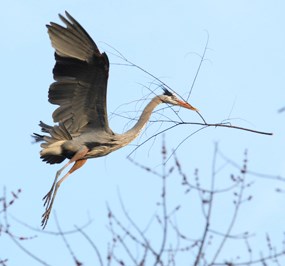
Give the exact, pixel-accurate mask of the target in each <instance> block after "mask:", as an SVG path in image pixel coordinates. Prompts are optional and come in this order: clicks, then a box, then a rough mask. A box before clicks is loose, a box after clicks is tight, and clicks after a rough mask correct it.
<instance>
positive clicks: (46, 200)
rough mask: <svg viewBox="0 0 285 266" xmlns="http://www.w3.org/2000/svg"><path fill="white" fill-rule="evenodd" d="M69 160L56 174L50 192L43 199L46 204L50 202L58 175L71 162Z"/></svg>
mask: <svg viewBox="0 0 285 266" xmlns="http://www.w3.org/2000/svg"><path fill="white" fill-rule="evenodd" d="M70 161H71V160H70ZM70 161H69V162H68V163H67V164H65V165H64V166H63V167H62V168H60V169H59V170H58V171H57V172H56V175H55V178H54V181H53V183H52V186H51V188H50V190H49V192H48V193H47V194H46V195H45V196H44V197H43V201H44V206H46V205H49V204H50V200H51V196H52V193H53V190H54V187H55V184H56V182H57V179H58V177H59V176H60V175H61V173H62V171H63V170H64V169H65V168H66V167H67V166H69V165H70V164H71V162H70Z"/></svg>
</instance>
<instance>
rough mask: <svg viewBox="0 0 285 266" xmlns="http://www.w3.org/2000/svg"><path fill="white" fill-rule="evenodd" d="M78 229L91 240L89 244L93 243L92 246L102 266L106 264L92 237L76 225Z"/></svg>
mask: <svg viewBox="0 0 285 266" xmlns="http://www.w3.org/2000/svg"><path fill="white" fill-rule="evenodd" d="M75 228H76V230H77V231H78V232H79V233H80V234H82V235H83V237H84V238H85V239H86V240H87V241H88V242H89V244H90V245H91V247H92V248H93V249H94V251H95V253H96V256H97V258H98V260H99V263H100V265H101V266H104V263H103V260H102V258H101V254H100V252H99V249H98V248H97V246H96V245H95V244H94V242H93V241H92V240H91V238H90V237H89V236H88V235H87V234H86V233H85V232H84V231H83V230H82V228H80V227H78V226H76V225H75Z"/></svg>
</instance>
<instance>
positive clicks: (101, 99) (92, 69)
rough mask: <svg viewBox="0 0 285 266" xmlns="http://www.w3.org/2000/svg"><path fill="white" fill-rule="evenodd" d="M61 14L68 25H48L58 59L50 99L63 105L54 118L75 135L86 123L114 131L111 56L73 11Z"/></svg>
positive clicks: (55, 112)
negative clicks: (110, 97) (109, 106)
mask: <svg viewBox="0 0 285 266" xmlns="http://www.w3.org/2000/svg"><path fill="white" fill-rule="evenodd" d="M59 16H60V18H61V20H62V21H63V22H64V24H65V25H66V27H62V26H60V25H58V24H56V23H53V22H51V23H50V25H47V28H48V34H49V37H50V39H51V43H52V46H53V47H54V48H55V59H56V64H55V67H54V69H53V74H54V79H55V82H54V83H52V84H51V85H50V88H49V102H51V103H52V104H57V105H59V107H58V108H57V109H56V110H55V111H54V113H53V120H54V122H63V123H64V125H65V127H66V128H67V130H68V131H69V132H70V133H71V134H75V135H76V134H77V133H80V132H82V131H83V129H84V128H86V127H91V128H93V129H97V130H104V131H106V132H109V133H111V132H112V131H111V130H110V128H109V125H108V118H107V110H106V92H107V80H108V73H109V60H108V57H107V55H106V54H105V53H102V54H101V53H100V51H99V49H98V47H97V46H96V44H95V42H94V41H93V40H92V39H91V37H90V36H89V35H88V33H87V32H86V31H85V30H84V29H83V28H82V27H81V26H80V24H79V23H78V22H77V21H76V20H75V19H74V18H73V17H72V16H71V15H69V14H68V13H67V12H66V18H65V17H63V16H61V15H59Z"/></svg>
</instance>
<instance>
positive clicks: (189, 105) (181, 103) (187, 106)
mask: <svg viewBox="0 0 285 266" xmlns="http://www.w3.org/2000/svg"><path fill="white" fill-rule="evenodd" d="M178 103H179V105H180V106H181V107H183V108H186V109H190V110H193V111H196V112H198V111H199V110H198V109H197V108H195V107H193V106H192V105H191V104H189V103H187V102H183V101H179V102H178Z"/></svg>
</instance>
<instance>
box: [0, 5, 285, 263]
mask: <svg viewBox="0 0 285 266" xmlns="http://www.w3.org/2000/svg"><path fill="white" fill-rule="evenodd" d="M1 10H2V12H1V13H2V14H1V16H0V23H1V25H2V27H1V35H2V38H1V42H0V48H1V66H2V67H1V70H2V71H1V73H2V84H1V87H2V97H1V99H0V103H1V104H0V111H1V114H2V126H1V137H2V153H1V154H2V155H1V161H2V164H1V165H2V174H1V184H2V187H6V190H7V193H8V192H9V191H16V190H17V189H18V188H20V189H22V193H21V194H20V198H19V200H18V201H17V202H16V203H15V204H14V205H13V206H12V207H11V208H10V210H9V213H10V214H11V215H13V216H15V217H17V218H18V219H20V220H21V221H23V222H25V223H27V224H29V225H31V226H33V227H36V228H40V221H41V214H42V213H43V211H44V209H43V206H42V201H41V199H42V197H43V196H44V195H45V194H46V193H47V192H48V190H49V189H50V186H51V184H52V182H53V178H54V176H55V173H56V171H57V170H58V169H59V168H60V167H61V165H52V166H51V165H47V164H45V163H43V162H41V160H40V158H39V151H40V147H39V145H36V144H35V145H32V144H31V141H32V140H31V137H30V135H31V134H32V133H33V132H40V128H39V127H38V123H39V121H40V120H42V121H44V122H46V123H48V124H52V123H53V122H52V117H51V114H52V112H53V110H54V109H55V106H53V105H51V104H50V103H48V101H47V94H48V88H49V84H50V83H51V82H53V79H52V68H53V65H54V57H53V52H54V51H53V49H52V47H51V45H50V40H49V38H48V35H47V32H46V27H45V25H46V24H48V23H49V22H50V21H54V22H58V23H59V22H60V20H59V18H58V13H61V14H63V13H64V11H65V10H67V11H68V12H69V13H70V14H71V15H72V16H74V17H75V18H76V19H77V20H78V21H79V22H80V24H81V25H82V26H83V27H84V28H85V29H86V30H87V31H88V33H89V34H90V36H91V37H92V38H93V39H94V41H95V42H96V43H97V44H98V46H99V48H100V49H101V51H106V52H107V53H108V55H109V59H110V62H111V63H113V64H112V65H111V69H110V78H109V87H108V99H107V101H108V113H109V117H110V119H111V120H110V125H111V127H112V129H113V130H114V131H115V132H118V133H121V132H122V131H124V130H126V129H127V128H129V127H130V126H131V124H130V123H129V120H127V119H124V118H122V117H120V116H115V115H113V113H114V112H115V113H116V114H119V115H123V116H125V115H127V116H130V117H136V116H138V115H139V114H140V110H141V109H142V108H143V107H144V105H145V104H146V103H147V100H146V101H142V102H141V101H140V102H137V101H138V100H141V99H142V98H143V97H146V96H148V94H149V91H148V89H147V88H146V87H149V86H150V84H151V83H152V82H153V79H152V78H151V77H150V76H148V75H147V74H146V73H143V72H142V71H139V70H137V69H135V68H130V67H125V66H118V65H115V64H114V63H124V62H122V61H120V60H119V59H118V58H117V57H115V56H114V55H112V53H114V50H112V48H110V46H111V47H114V48H115V49H117V50H118V51H119V52H121V53H122V54H123V55H124V56H125V57H126V58H128V59H129V60H130V61H132V62H134V63H135V64H137V65H139V66H141V67H142V68H144V69H146V70H147V71H148V72H150V73H152V74H153V75H155V76H157V77H158V78H160V79H161V80H162V81H163V82H165V83H166V84H168V85H169V86H170V87H171V88H172V89H173V90H175V91H176V92H177V93H179V94H180V95H183V96H187V93H188V92H189V89H190V87H191V84H192V82H193V79H194V77H195V74H196V71H197V68H198V66H199V62H200V57H199V55H202V53H203V50H204V47H205V44H206V41H207V35H209V44H208V49H207V51H206V60H205V61H204V62H203V64H202V67H201V69H200V72H199V75H198V78H197V80H196V83H195V86H194V88H193V92H192V94H191V97H190V99H189V102H190V103H191V104H192V105H193V106H195V107H197V108H198V109H199V110H200V112H201V114H202V115H203V116H204V118H205V119H206V120H207V122H209V123H210V122H211V123H219V122H223V121H225V120H227V119H230V122H231V123H232V124H234V125H237V126H242V127H248V128H252V129H256V130H261V131H267V132H273V133H274V135H273V136H264V135H257V134H253V133H249V132H242V131H239V130H233V129H226V128H209V129H204V130H202V131H200V132H198V133H196V134H194V135H193V136H191V137H190V138H188V139H187V140H186V141H185V142H184V143H183V144H182V145H181V146H180V147H179V149H178V150H177V156H178V158H179V160H180V163H181V165H182V167H183V170H184V172H185V173H187V176H188V177H189V179H191V180H193V179H194V175H193V173H194V171H195V169H196V168H198V169H199V175H200V180H201V182H202V184H204V185H208V184H209V182H210V181H209V180H210V177H211V176H210V175H211V167H212V159H213V152H214V143H218V145H219V149H220V150H221V152H222V153H223V154H224V155H226V156H227V157H228V158H230V159H231V160H233V161H235V162H236V163H238V164H242V160H243V158H244V155H243V154H244V151H245V150H247V151H248V160H249V163H248V168H249V170H251V171H254V172H258V173H264V174H271V175H276V176H277V175H280V176H283V177H285V152H284V151H285V141H284V135H285V133H284V132H285V127H284V121H285V113H281V114H279V113H278V112H277V111H278V109H279V108H281V107H283V106H284V105H285V97H284V84H285V80H284V62H285V34H284V25H285V17H284V11H285V4H284V1H281V0H279V1H277V0H276V1H264V0H262V1H261V0H258V1H257V0H256V1H245V0H241V1H222V0H218V1H210V0H205V1H192V0H191V1H186V0H183V1H182V0H181V1H180V0H179V1H162V0H157V1H149V0H145V1H140V2H139V3H137V2H135V1H130V0H122V1H114V0H106V1H100V2H99V1H90V0H84V1H74V0H69V1H67V0H63V1H60V2H59V1H55V0H51V1H45V2H43V1H29V0H28V1H14V0H11V1H6V2H5V3H2V4H1ZM151 88H152V89H154V87H153V86H152V87H151ZM282 95H283V96H282ZM175 110H178V109H175ZM179 114H180V116H181V117H182V118H183V120H184V121H188V122H202V121H201V119H200V118H199V117H198V115H197V114H195V113H194V112H191V111H188V110H181V112H180V113H179ZM163 115H165V116H167V117H172V118H175V116H174V114H173V112H172V111H171V110H170V109H165V110H164V111H163ZM162 118H163V117H162V116H159V115H157V114H156V115H154V116H153V117H152V120H155V119H162ZM227 121H228V120H227ZM165 126H167V125H165V124H162V125H161V124H152V125H151V126H149V127H146V130H145V131H144V132H143V133H142V136H141V137H139V138H138V139H137V140H136V141H134V143H133V144H138V143H142V142H143V141H144V140H146V139H147V138H148V137H150V136H151V135H152V134H154V133H156V132H157V131H159V130H161V129H163V128H165ZM197 129H199V127H198V126H193V125H185V126H180V127H177V128H175V129H174V130H170V131H168V132H167V133H166V134H165V140H166V146H167V149H168V151H169V153H170V152H171V150H172V149H175V148H176V147H177V146H178V145H179V144H180V142H181V141H182V140H184V139H185V138H186V137H187V136H189V135H190V134H192V133H193V132H194V131H196V130H197ZM161 143H162V135H160V136H158V137H156V139H155V140H154V141H149V142H148V143H147V144H145V145H143V146H142V147H140V148H139V149H138V150H137V151H136V153H135V154H134V157H133V158H134V159H135V160H136V161H137V162H139V163H142V164H145V165H146V166H149V167H153V168H155V170H156V171H160V169H161V166H160V164H161ZM133 149H134V146H133V145H130V146H129V147H125V148H123V149H121V150H119V151H116V152H114V153H113V154H110V155H109V156H107V157H104V158H98V159H92V160H89V161H88V162H87V163H86V165H84V167H83V168H82V169H80V170H78V172H75V173H74V174H73V175H71V177H69V178H68V180H67V181H65V182H64V183H63V185H62V186H61V188H60V190H59V192H58V195H57V198H56V201H55V205H54V211H55V212H56V214H57V217H58V220H59V222H60V225H61V228H62V229H65V230H70V229H74V225H77V226H81V225H83V224H84V223H86V222H87V221H88V219H89V217H90V218H91V219H93V223H92V225H90V226H89V227H88V228H87V229H86V233H88V234H89V236H90V237H91V238H92V239H93V241H94V242H95V243H96V244H97V245H98V246H99V247H100V250H101V252H102V254H103V255H102V256H103V258H105V257H106V254H107V248H108V244H107V243H108V241H110V239H111V235H110V233H109V231H108V229H107V223H108V220H107V208H106V203H108V204H109V205H110V206H111V207H112V209H113V210H114V211H115V212H116V213H118V215H119V216H120V217H123V215H122V211H121V209H120V204H119V196H118V191H120V194H121V196H122V198H123V200H124V203H125V206H126V209H127V210H128V213H129V214H130V215H131V216H132V217H133V219H134V220H135V221H137V223H138V225H139V226H141V227H142V228H144V227H145V226H146V225H147V223H148V222H149V220H150V218H151V217H152V216H153V214H154V213H155V212H156V211H157V210H158V209H157V206H156V202H157V201H158V200H159V199H160V198H159V197H160V192H161V180H160V179H159V178H157V177H155V176H153V175H151V174H149V173H147V172H145V171H144V170H143V169H141V168H138V167H137V166H135V165H134V164H132V163H131V162H130V161H129V160H128V159H127V156H128V154H130V152H131V151H132V150H133ZM171 164H173V158H170V160H169V166H170V165H171ZM223 165H224V161H223V160H222V159H221V158H218V161H217V168H220V167H222V166H223ZM237 172H238V171H236V170H235V169H234V168H232V167H230V166H229V165H227V166H225V167H224V168H223V169H222V170H220V171H219V173H218V181H217V186H220V187H221V188H222V187H224V186H226V184H228V182H229V181H228V180H229V175H230V173H237ZM248 180H249V181H252V182H254V185H253V186H252V188H250V190H249V191H248V192H246V193H248V195H250V194H253V196H254V197H253V200H252V201H251V202H249V203H248V204H246V205H245V206H244V208H242V209H241V213H240V220H239V222H238V223H237V224H236V226H235V227H234V233H236V234H238V233H241V232H243V231H244V230H249V231H250V232H251V233H253V234H255V235H256V236H255V238H253V239H252V240H251V241H252V242H253V243H254V245H255V247H256V252H257V253H256V254H257V256H258V255H259V251H260V250H263V251H264V253H265V254H266V242H265V235H266V233H269V234H270V235H271V236H272V241H273V242H274V243H276V245H278V247H281V242H282V235H283V232H284V218H285V214H284V206H285V205H284V203H285V198H284V194H280V193H279V194H277V193H275V192H274V189H275V188H276V187H280V188H282V187H284V182H283V183H282V182H277V181H270V180H268V179H261V178H259V177H256V176H251V175H249V176H248ZM169 182H170V184H169V187H168V188H169V192H168V193H169V205H170V206H175V205H176V204H177V203H183V206H184V209H183V210H182V211H181V215H177V217H176V220H177V223H178V224H179V225H181V228H183V229H184V230H186V231H187V230H188V232H189V234H190V233H191V234H192V236H193V237H194V236H196V237H198V236H200V235H201V230H200V229H201V228H200V226H201V224H203V220H202V218H200V217H201V211H200V209H201V208H200V205H199V203H198V202H197V200H194V199H193V200H192V196H189V198H187V196H185V194H184V192H183V189H182V187H181V185H180V183H181V177H179V175H178V174H177V173H176V174H173V176H172V178H171V179H170V181H169ZM203 182H204V183H203ZM193 198H195V196H194V194H193ZM231 202H232V196H231V194H230V193H229V195H228V196H225V198H217V204H220V205H218V206H220V207H218V209H216V210H215V214H214V217H215V221H214V225H215V226H216V228H219V229H221V230H222V229H223V228H224V227H225V226H226V225H225V221H226V220H227V218H226V217H228V215H230V213H231V212H232V204H231ZM197 205H198V206H197ZM170 209H171V207H170ZM197 217H198V218H197ZM1 219H2V217H1ZM10 219H11V218H10ZM10 221H11V226H12V228H13V230H14V231H13V232H14V233H15V234H17V235H20V236H34V235H37V237H36V238H33V239H32V240H27V241H26V242H25V243H22V244H23V245H24V246H25V247H26V248H27V249H28V250H29V251H31V252H32V253H33V254H35V255H37V256H38V257H40V258H42V259H43V260H44V261H46V262H47V263H48V264H50V265H70V264H71V263H72V258H71V257H70V255H69V253H68V251H67V250H66V247H65V245H64V243H63V242H62V240H61V239H60V238H59V237H55V236H52V235H49V234H44V233H38V232H34V231H31V230H28V229H27V228H25V227H23V226H22V225H19V224H18V223H17V222H15V221H12V220H10ZM46 230H47V231H57V227H56V223H55V219H54V213H53V214H52V215H51V218H50V221H49V223H48V226H47V229H46ZM158 235H159V234H158V233H157V235H156V233H155V232H154V233H152V236H153V238H154V239H156V238H155V237H156V236H158ZM189 236H191V235H189ZM69 241H70V243H71V245H72V247H73V249H74V250H75V251H76V252H77V255H78V258H79V260H82V262H83V263H84V265H94V264H92V262H93V263H94V257H95V256H94V254H93V253H92V252H93V251H92V249H91V248H90V246H89V245H88V243H87V242H86V240H84V239H83V238H82V236H79V235H72V236H70V238H69ZM154 241H157V240H154ZM0 246H1V247H0V250H1V252H0V253H1V255H0V259H4V258H8V259H9V263H8V265H9V266H14V265H39V264H38V263H37V262H36V261H34V260H33V259H32V258H30V257H28V256H27V255H26V254H25V253H24V252H22V251H21V250H19V248H17V246H15V244H14V243H13V242H12V241H11V240H9V239H8V238H7V237H5V236H3V235H1V238H0ZM240 246H242V245H240ZM240 246H239V245H238V244H237V246H236V245H235V244H233V245H232V246H231V245H230V246H228V247H227V248H228V249H229V250H232V249H233V248H234V249H235V250H237V251H238V250H239V248H240ZM243 248H244V246H243ZM3 250H4V252H3ZM240 252H241V253H242V252H244V250H243V249H241V250H240ZM91 253H92V256H91V255H90V254H91ZM15 254H17V255H16V256H15ZM226 254H227V253H226ZM228 254H229V253H228ZM233 257H234V255H233ZM222 258H224V257H221V259H222ZM227 258H231V256H230V257H227ZM245 259H246V258H245ZM283 261H285V260H283Z"/></svg>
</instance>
